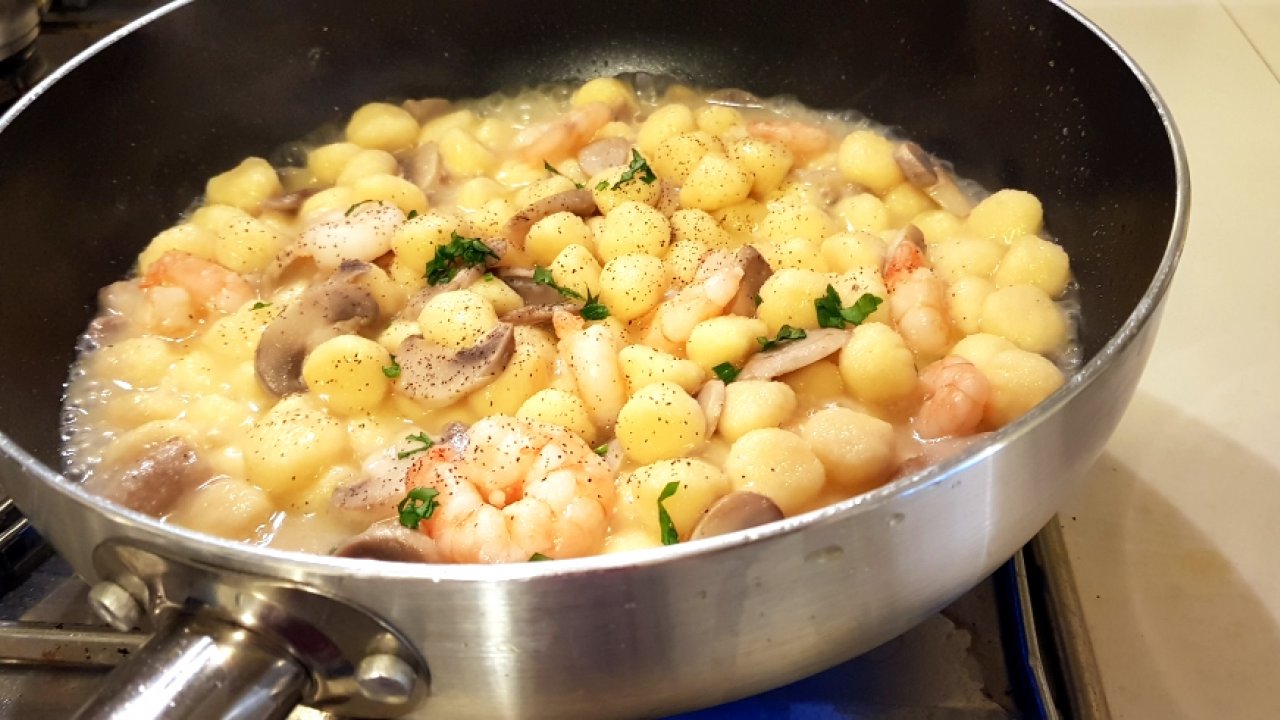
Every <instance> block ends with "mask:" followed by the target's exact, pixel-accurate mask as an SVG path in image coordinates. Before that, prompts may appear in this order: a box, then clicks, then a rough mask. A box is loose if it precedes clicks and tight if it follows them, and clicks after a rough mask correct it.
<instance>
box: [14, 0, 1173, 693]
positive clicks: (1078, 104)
mask: <svg viewBox="0 0 1280 720" xmlns="http://www.w3.org/2000/svg"><path fill="white" fill-rule="evenodd" d="M627 71H645V72H650V73H655V74H661V75H671V76H675V77H677V78H683V79H686V80H688V81H692V82H695V83H697V84H699V85H703V86H707V87H734V86H736V87H743V88H747V89H750V90H752V91H754V92H756V93H758V94H761V95H775V94H790V95H794V96H797V97H798V98H799V99H800V100H802V101H804V102H805V103H807V104H809V105H812V106H816V107H819V108H833V109H843V108H857V109H859V110H861V111H862V112H864V113H866V114H867V115H869V116H870V117H872V118H874V119H876V120H878V121H880V122H883V123H886V124H888V125H890V126H892V127H894V128H897V129H898V130H899V131H900V132H901V133H902V134H903V135H904V136H907V137H911V138H913V139H915V140H917V141H918V142H920V143H921V144H922V145H923V146H924V147H925V148H926V149H928V150H930V151H932V152H934V153H936V154H938V155H940V156H942V157H945V158H948V159H950V160H952V161H953V162H954V163H955V165H956V167H957V168H958V170H959V172H960V173H961V174H963V175H965V176H967V177H971V178H973V179H975V180H977V181H978V182H980V183H982V184H983V185H985V186H986V187H990V188H997V187H1017V188H1024V189H1027V190H1030V191H1031V192H1034V193H1035V194H1036V195H1038V196H1039V197H1040V198H1041V199H1042V200H1043V202H1044V206H1045V214H1046V217H1047V221H1048V225H1049V228H1050V230H1051V231H1052V232H1053V233H1054V234H1055V235H1056V237H1057V238H1058V239H1059V240H1060V241H1061V242H1062V244H1063V245H1064V246H1065V247H1066V248H1067V249H1068V251H1069V252H1070V255H1071V258H1072V261H1073V265H1074V268H1073V269H1074V272H1075V276H1076V278H1077V279H1078V281H1079V284H1080V297H1081V304H1082V315H1083V320H1082V323H1081V326H1080V341H1081V344H1082V347H1083V350H1084V356H1085V363H1084V365H1083V367H1082V369H1081V370H1080V371H1079V372H1077V373H1075V374H1074V375H1073V376H1072V377H1070V378H1069V380H1068V382H1067V383H1066V385H1065V386H1064V387H1063V388H1062V389H1060V390H1059V391H1058V392H1056V393H1055V394H1054V395H1053V396H1052V397H1050V398H1049V399H1048V400H1047V401H1046V402H1044V403H1043V404H1041V405H1040V406H1038V407H1037V408H1036V409H1034V410H1033V411H1031V412H1030V413H1028V414H1027V415H1026V416H1025V417H1023V418H1021V419H1020V420H1018V421H1017V422H1015V423H1013V424H1011V425H1010V426H1008V427H1006V428H1004V429H1002V430H1001V431H1000V432H998V433H997V434H996V435H995V436H994V438H993V439H992V440H991V441H989V442H986V443H984V444H982V445H980V446H977V447H974V448H972V449H971V450H969V451H968V452H966V453H965V454H963V455H961V456H959V457H957V458H954V459H952V460H951V461H949V462H946V463H944V464H943V465H941V466H938V467H934V468H931V469H929V470H927V471H924V472H921V473H917V474H915V475H913V476H911V477H907V478H903V479H900V480H897V481H895V482H893V483H891V484H890V485H888V486H886V487H883V488H880V489H878V490H876V491H874V492H871V493H868V494H865V495H862V496H860V497H856V498H853V499H851V500H848V501H845V502H842V503H839V504H837V505H835V506H831V507H828V508H825V509H821V510H818V511H814V512H810V513H807V514H805V515H802V516H799V517H794V518H789V519H787V520H785V521H782V522H779V523H775V524H772V525H768V526H765V527H762V528H757V529H754V530H749V531H743V532H739V533H735V534H733V535H728V536H722V537H718V538H713V539H710V540H706V541H702V542H698V543H689V544H685V545H680V546H676V547H672V548H663V549H659V550H653V551H643V552H635V553H630V554H622V555H614V556H606V557H595V558H584V559H577V560H566V561H557V562H551V563H528V564H523V565H518V566H500V567H490V566H484V567H479V566H427V565H398V564H391V563H381V562H376V561H371V560H352V559H341V558H332V557H320V556H309V555H301V554H296V553H288V552H280V551H275V550H271V549H265V548H256V547H250V546H247V545H241V544H235V543H230V542H225V541H221V540H217V539H214V538H210V537H206V536H203V535H200V534H197V533H193V532H190V531H186V530H183V529H181V528H177V527H169V526H165V525H163V524H160V523H158V522H156V521H154V520H152V519H150V518H147V517H143V516H141V515H138V514H136V513H133V512H130V511H128V510H124V509H121V508H118V507H113V506H109V505H107V504H105V503H104V502H103V501H101V500H100V499H98V498H96V497H94V496H92V495H89V494H87V493H85V492H84V491H82V490H81V489H80V488H79V487H77V486H76V485H75V484H73V483H70V482H68V481H67V480H66V479H65V478H63V477H61V476H60V475H59V468H60V459H59V432H58V427H59V412H60V399H61V393H62V385H63V382H64V380H65V377H66V372H67V367H68V365H69V364H70V363H71V362H72V360H73V359H74V352H73V348H74V346H75V340H76V337H77V335H78V334H79V333H80V332H81V331H82V329H83V328H84V327H85V325H86V323H87V322H88V320H89V319H90V317H91V316H92V315H93V313H94V309H95V308H94V297H95V291H96V290H97V288H99V287H100V286H102V285H104V284H106V283H108V282H110V281H112V280H114V279H117V278H119V277H121V276H123V275H124V274H125V273H127V272H128V270H129V267H130V265H131V263H132V261H133V258H134V257H135V255H136V253H137V252H138V251H139V250H140V249H141V248H142V246H143V245H144V243H145V242H146V241H147V240H148V239H149V238H150V237H151V236H152V235H153V234H154V233H155V232H157V231H159V230H160V229H162V228H164V227H166V226H168V225H169V224H171V223H173V222H174V221H175V219H176V218H177V217H178V215H179V213H180V212H181V211H182V210H183V209H184V208H186V207H187V206H188V205H189V204H190V203H191V201H192V199H193V198H194V197H196V196H198V195H199V194H200V192H201V190H202V183H203V179H204V178H207V177H209V176H210V175H211V174H213V173H216V172H218V171H221V170H223V169H225V168H227V167H230V166H232V165H233V164H235V163H236V162H237V161H238V160H239V159H241V158H242V157H244V156H246V155H250V154H258V155H262V154H267V153H270V152H271V151H272V149H273V148H275V147H277V146H278V145H279V143H281V142H282V141H284V140H287V139H291V138H297V137H301V136H303V135H305V134H306V133H308V132H309V131H312V130H313V129H315V128H317V127H320V126H322V125H324V124H326V123H332V122H335V121H339V120H340V119H341V118H342V117H343V116H344V115H345V114H347V113H349V112H351V111H352V110H353V109H354V108H356V107H357V106H358V105H359V104H361V103H362V102H365V101H368V100H371V99H398V98H404V97H422V96H445V97H458V96H475V95H479V94H486V93H489V92H491V91H494V90H498V89H501V88H514V87H518V86H522V85H528V84H531V83H537V82H542V81H548V80H560V79H563V80H571V79H582V78H587V77H593V76H597V75H602V74H603V75H608V74H614V73H620V72H627ZM0 188H3V192H0V228H2V232H3V238H4V250H5V253H4V257H3V260H2V261H0V338H3V343H4V351H3V353H0V398H3V400H2V401H0V430H2V431H3V434H2V435H0V469H2V471H3V475H2V476H0V477H2V478H3V483H4V485H5V487H6V488H7V489H8V491H9V492H10V493H11V494H12V496H13V497H14V499H15V500H16V501H17V502H18V504H19V506H20V507H21V508H22V509H23V510H24V511H25V512H26V513H27V514H28V515H29V516H30V518H31V520H32V522H33V523H34V524H35V525H36V527H38V528H39V529H40V530H41V531H42V532H43V533H44V534H45V535H46V536H47V537H48V538H49V539H50V540H51V541H52V542H53V544H54V545H55V547H56V548H57V549H58V550H59V552H61V553H62V554H63V555H64V556H65V557H66V558H67V559H68V560H69V561H70V563H71V564H72V565H73V567H74V568H75V569H76V571H77V572H78V573H79V574H80V575H81V576H82V577H84V578H85V580H87V581H88V582H90V583H93V584H94V587H93V592H92V599H93V600H94V602H95V603H96V606H97V608H98V609H99V611H100V613H101V614H102V615H103V616H104V617H106V618H108V619H109V620H111V621H112V622H113V623H114V624H116V625H118V626H121V627H125V626H129V625H135V624H137V625H140V626H142V627H144V628H149V629H153V630H154V631H155V635H154V637H153V640H152V641H151V642H150V643H149V645H148V646H147V649H146V650H144V651H143V652H141V653H139V656H138V657H136V658H135V659H134V660H133V661H132V662H130V663H127V664H126V665H125V666H124V667H123V668H122V669H121V670H120V671H119V672H118V673H116V674H115V675H113V676H112V678H111V679H110V681H109V682H108V690H107V691H106V692H105V694H104V695H103V696H101V697H99V698H97V699H96V700H93V701H91V702H90V703H89V704H88V705H87V706H86V708H85V710H84V711H83V714H82V717H87V718H88V717H92V718H99V717H121V718H123V717H131V718H146V717H278V716H281V714H283V713H284V712H287V708H288V706H290V705H291V704H293V703H295V702H299V701H304V702H307V703H309V704H312V705H315V706H319V707H325V708H328V709H331V710H333V711H335V712H341V713H346V714H350V715H354V716H365V717H390V716H395V715H399V714H404V713H411V714H413V715H414V716H415V717H418V716H421V717H449V718H472V717H476V718H480V717H511V718H516V717H519V718H566V717H587V716H617V717H644V716H656V715H662V714H665V713H671V712H675V711H681V710H685V709H689V708H694V707H700V706H707V705H712V704H716V703H720V702H724V701H727V700H730V699H733V698H737V697H741V696H745V695H748V694H751V693H755V692H758V691H761V690H764V689H766V688H770V687H774V686H777V685H780V684H783V683H786V682H788V681H791V680H794V679H797V678H799V677H802V676H805V675H808V674H811V673H813V672H816V671H818V670H821V669H823V668H825V667H828V666H831V665H833V664H835V663H838V662H840V661H842V660H845V659H847V658H849V657H851V656H853V655H856V654H858V653H860V652H863V651H866V650H868V649H870V648H872V647H874V646H875V645H877V644H879V643H881V642H883V641H885V640H887V639H889V638H892V637H893V636H895V635H897V634H899V633H901V632H903V631H904V630H906V629H908V628H909V627H911V626H912V625H914V624H915V623H917V622H919V621H920V620H922V619H923V618H925V617H927V616H928V615H929V614H931V613H933V612H934V611H936V610H937V609H939V608H941V607H942V606H944V605H946V604H947V603H948V602H949V601H951V600H952V599H954V598H955V597H957V596H958V595H960V594H961V593H963V592H964V591H965V590H966V589H968V588H969V587H971V586H973V585H974V584H975V583H977V582H978V581H979V580H980V579H981V578H983V577H984V576H986V575H987V574H989V573H990V572H991V571H992V570H993V569H994V568H995V567H996V566H997V565H998V564H1000V563H1001V562H1002V561H1004V560H1005V559H1006V558H1008V557H1009V556H1010V555H1011V554H1012V553H1013V551H1014V550H1015V549H1016V548H1017V547H1019V546H1020V545H1022V544H1023V543H1024V542H1026V541H1027V540H1028V539H1029V538H1030V537H1031V536H1032V535H1033V534H1034V533H1035V532H1036V531H1037V530H1038V529H1039V528H1040V527H1041V526H1043V525H1044V524H1045V523H1046V522H1047V521H1048V520H1049V518H1050V517H1051V516H1052V514H1053V512H1054V510H1055V508H1057V507H1058V506H1059V504H1060V503H1061V502H1062V501H1063V499H1064V498H1065V497H1066V496H1067V495H1068V494H1069V493H1070V492H1071V491H1072V489H1073V487H1074V486H1075V485H1076V484H1077V482H1078V480H1079V478H1080V477H1081V475H1082V473H1083V471H1084V470H1085V469H1086V468H1087V467H1088V466H1089V464H1090V463H1091V462H1092V461H1093V459H1094V458H1095V457H1096V455H1097V454H1098V453H1099V452H1100V451H1101V449H1102V447H1103V445H1104V443H1105V442H1106V439H1107V437H1108V435H1109V434H1110V433H1111V432H1112V430H1113V429H1114V427H1115V425H1116V423H1117V422H1118V420H1119V418H1120V416H1121V414H1122V412H1123V410H1124V407H1125V405H1126V403H1127V402H1128V400H1129V398H1130V396H1131V394H1132V392H1133V390H1134V387H1135V384H1136V383H1137V380H1138V377H1139V374H1140V372H1141V370H1142V367H1143V365H1144V363H1145V361H1146V357H1147V355H1148V352H1149V350H1150V347H1151V343H1152V340H1153V337H1154V334H1155V328H1156V322H1157V318H1158V315H1159V309H1160V303H1161V300H1162V298H1163V296H1164V293H1165V290H1166V289H1167V287H1168V284H1169V282H1170V279H1171V275H1172V272H1173V269H1174V266H1175V263H1176V260H1177V256H1178V253H1179V249H1180V247H1181V244H1182V239H1183V236H1184V233H1185V229H1186V221H1187V203H1188V200H1189V189H1188V184H1187V170H1186V163H1185V159H1184V157H1183V154H1182V150H1181V147H1180V144H1179V141H1178V138H1177V134H1176V131H1175V130H1174V127H1173V123H1172V121H1171V120H1170V118H1169V116H1168V113H1167V110H1166V109H1165V107H1164V105H1163V104H1162V103H1161V101H1160V99H1159V97H1158V96H1157V95H1156V93H1155V92H1154V90H1153V89H1152V88H1151V86H1150V84H1149V83H1148V82H1147V80H1146V79H1145V77H1144V76H1143V75H1142V74H1141V72H1140V71H1139V70H1138V69H1137V68H1136V67H1135V66H1134V64H1133V63H1132V61H1130V60H1129V59H1128V58H1127V57H1125V56H1124V54H1123V53H1122V52H1121V51H1120V50H1119V49H1118V48H1116V47H1115V45H1114V44H1113V43H1111V42H1110V41H1109V40H1108V39H1107V38H1106V37H1105V36H1103V35H1102V34H1101V33H1100V32H1099V31H1098V30H1097V29H1096V28H1094V27H1093V26H1092V25H1090V24H1089V23H1088V22H1087V21H1085V20H1083V19H1082V18H1081V17H1080V16H1079V15H1077V14H1076V13H1074V12H1073V11H1071V10H1070V9H1068V8H1066V7H1064V6H1062V5H1060V4H1057V3H1054V2H1039V1H1037V2H1029V1H1027V0H1008V1H1003V2H1002V1H1000V0H973V1H971V2H954V1H951V0H945V1H944V0H937V1H931V2H918V3H907V4H904V3H900V2H896V1H895V0H865V1H863V2H848V1H845V2H835V1H823V0H815V1H814V2H806V3H802V4H796V3H742V2H728V1H727V0H704V1H703V2H696V3H693V2H686V3H674V4H661V5H659V4H656V3H646V2H639V1H636V0H609V2H583V3H568V2H565V0H554V1H552V0H526V1H525V2H522V3H519V4H510V3H498V2H492V1H483V0H438V1H436V2H430V3H427V2H417V1H415V0H384V1H383V2H379V3H376V4H365V3H351V2H348V1H347V0H292V1H288V2H285V1H282V2H272V3H258V2H250V1H249V0H223V1H222V2H218V3H213V2H207V1H200V2H189V1H185V0H184V1H182V2H175V3H173V4H171V5H168V6H166V7H164V8H163V9H161V10H159V11H158V12H156V13H154V14H153V15H150V16H148V17H146V18H144V19H142V20H141V21H139V22H138V23H135V24H133V25H131V26H129V27H126V28H124V29H123V30H122V31H121V32H119V33H117V34H115V35H114V36H112V37H110V38H108V39H107V40H106V41H104V42H103V43H100V44H99V45H98V46H96V47H95V48H93V49H92V50H90V51H89V52H88V53H86V54H85V55H83V56H81V57H80V58H78V59H77V61H75V62H74V63H72V65H71V66H68V67H67V68H66V69H64V70H63V71H61V72H59V73H58V74H57V75H56V76H55V77H53V78H50V80H49V81H48V82H46V83H45V84H43V85H42V86H41V87H40V88H39V89H38V90H37V91H36V92H34V93H32V94H31V95H30V96H28V97H27V98H26V99H24V101H23V102H22V104H21V105H20V106H18V107H16V108H14V110H13V111H11V112H9V113H8V114H6V115H5V116H4V117H3V119H0Z"/></svg>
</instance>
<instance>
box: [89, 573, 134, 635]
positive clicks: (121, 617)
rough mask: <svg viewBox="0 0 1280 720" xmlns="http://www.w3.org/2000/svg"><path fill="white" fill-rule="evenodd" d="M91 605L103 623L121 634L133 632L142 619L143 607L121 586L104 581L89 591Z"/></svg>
mask: <svg viewBox="0 0 1280 720" xmlns="http://www.w3.org/2000/svg"><path fill="white" fill-rule="evenodd" d="M89 605H90V606H91V607H92V608H93V611H94V613H96V614H97V615H98V617H99V618H101V619H102V621H103V622H105V623H106V624H108V625H110V626H111V627H113V628H115V629H116V630H119V631H121V632H124V631H127V630H132V629H134V628H135V627H137V626H138V621H139V620H141V619H142V606H141V605H139V604H138V601H137V600H135V599H134V598H133V596H132V595H130V594H129V591H128V590H125V589H124V588H122V587H120V586H119V585H117V584H115V583H113V582H109V581H104V582H100V583H98V584H97V585H94V586H93V587H92V588H90V589H89Z"/></svg>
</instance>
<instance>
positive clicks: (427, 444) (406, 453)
mask: <svg viewBox="0 0 1280 720" xmlns="http://www.w3.org/2000/svg"><path fill="white" fill-rule="evenodd" d="M383 372H386V370H385V369H384V370H383ZM405 440H408V441H409V442H416V443H419V447H415V448H409V449H408V450H401V451H400V452H398V453H396V457H397V458H399V459H401V460H404V459H405V458H407V457H413V456H414V455H417V454H418V453H420V452H426V451H428V450H430V449H431V448H432V447H433V446H434V445H435V444H436V443H435V441H434V440H432V439H431V438H429V437H427V434H426V433H424V432H422V433H418V434H417V435H410V436H409V437H406V438H405Z"/></svg>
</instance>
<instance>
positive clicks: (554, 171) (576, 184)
mask: <svg viewBox="0 0 1280 720" xmlns="http://www.w3.org/2000/svg"><path fill="white" fill-rule="evenodd" d="M542 167H544V168H546V169H547V172H549V173H551V174H552V175H559V176H560V177H562V178H565V179H566V180H568V181H569V182H571V183H573V186H574V187H576V188H578V189H579V190H581V189H582V183H580V182H578V181H577V180H574V179H573V178H571V177H569V176H568V175H565V174H564V173H562V172H560V171H559V170H557V169H556V168H555V166H554V165H552V164H551V163H549V162H547V161H546V160H543V161H542Z"/></svg>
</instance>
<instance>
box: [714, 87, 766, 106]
mask: <svg viewBox="0 0 1280 720" xmlns="http://www.w3.org/2000/svg"><path fill="white" fill-rule="evenodd" d="M705 99H706V101H707V103H709V104H711V105H727V106H728V107H736V108H762V107H764V102H762V101H761V100H760V98H759V97H757V96H756V95H754V94H752V93H749V92H747V91H746V90H741V89H739V88H724V89H722V90H713V91H711V92H709V93H707V96H706V98H705Z"/></svg>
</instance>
